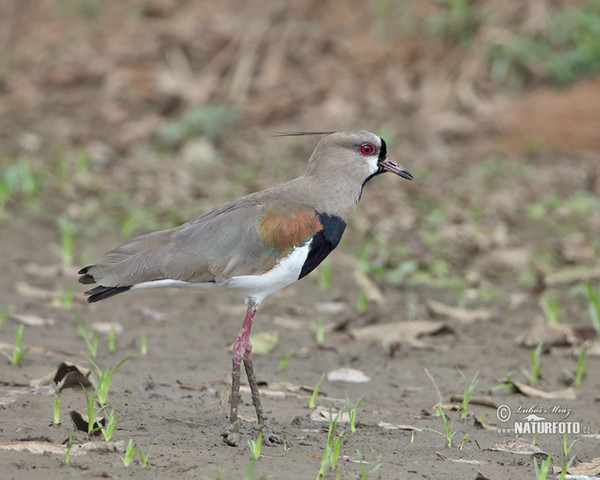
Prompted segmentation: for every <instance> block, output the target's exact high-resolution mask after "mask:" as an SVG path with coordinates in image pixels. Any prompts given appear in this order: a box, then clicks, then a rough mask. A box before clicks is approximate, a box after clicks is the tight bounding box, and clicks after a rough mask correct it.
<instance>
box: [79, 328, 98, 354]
mask: <svg viewBox="0 0 600 480" xmlns="http://www.w3.org/2000/svg"><path fill="white" fill-rule="evenodd" d="M77 334H78V335H79V336H80V337H81V338H83V341H84V342H85V346H86V347H87V349H88V352H90V355H91V356H92V358H96V356H97V355H98V333H97V332H94V331H93V330H90V331H87V330H86V329H85V328H84V326H83V324H82V323H81V320H79V323H78V324H77Z"/></svg>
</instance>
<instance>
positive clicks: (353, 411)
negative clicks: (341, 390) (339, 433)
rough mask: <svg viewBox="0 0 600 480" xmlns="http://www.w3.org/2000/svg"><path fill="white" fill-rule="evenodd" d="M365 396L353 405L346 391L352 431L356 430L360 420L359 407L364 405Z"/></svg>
mask: <svg viewBox="0 0 600 480" xmlns="http://www.w3.org/2000/svg"><path fill="white" fill-rule="evenodd" d="M364 399H365V396H364V395H363V396H362V397H361V398H360V400H359V401H358V403H357V404H356V405H355V406H354V407H352V404H351V403H350V397H349V396H348V392H346V406H347V407H348V416H349V417H350V432H351V433H354V432H355V431H356V423H357V421H358V408H359V407H360V406H361V405H362V403H363V400H364Z"/></svg>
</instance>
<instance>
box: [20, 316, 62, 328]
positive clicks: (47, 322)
mask: <svg viewBox="0 0 600 480" xmlns="http://www.w3.org/2000/svg"><path fill="white" fill-rule="evenodd" d="M10 319H11V320H14V321H15V322H17V323H21V324H23V325H25V326H26V327H51V326H53V325H54V320H52V319H51V318H42V317H40V316H38V315H30V314H27V313H24V314H18V313H13V314H12V315H11V316H10Z"/></svg>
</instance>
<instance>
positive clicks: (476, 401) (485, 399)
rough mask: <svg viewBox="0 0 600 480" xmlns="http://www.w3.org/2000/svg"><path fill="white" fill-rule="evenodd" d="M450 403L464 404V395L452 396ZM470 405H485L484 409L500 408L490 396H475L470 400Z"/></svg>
mask: <svg viewBox="0 0 600 480" xmlns="http://www.w3.org/2000/svg"><path fill="white" fill-rule="evenodd" d="M450 401H451V402H462V401H463V396H462V395H452V397H450ZM469 403H470V404H472V405H483V406H484V407H490V408H498V405H496V402H494V400H492V397H490V396H476V395H475V396H472V397H471V398H470V400H469Z"/></svg>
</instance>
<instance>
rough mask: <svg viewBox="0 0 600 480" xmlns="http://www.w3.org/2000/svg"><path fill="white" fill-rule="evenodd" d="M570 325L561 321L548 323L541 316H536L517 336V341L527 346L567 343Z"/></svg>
mask: <svg viewBox="0 0 600 480" xmlns="http://www.w3.org/2000/svg"><path fill="white" fill-rule="evenodd" d="M570 330H571V327H569V326H568V325H564V324H562V323H552V324H551V323H548V322H547V321H546V320H545V319H544V318H543V317H541V316H537V317H535V320H534V321H533V325H531V327H530V328H529V330H527V331H526V332H524V333H522V334H521V335H519V336H518V337H517V342H518V343H519V344H520V345H523V346H524V347H527V348H532V347H537V346H538V345H539V344H540V343H543V344H544V345H567V336H568V335H569V332H570Z"/></svg>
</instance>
